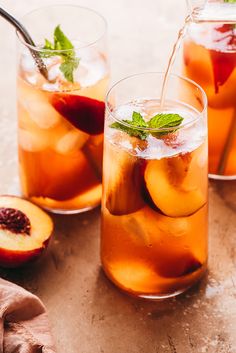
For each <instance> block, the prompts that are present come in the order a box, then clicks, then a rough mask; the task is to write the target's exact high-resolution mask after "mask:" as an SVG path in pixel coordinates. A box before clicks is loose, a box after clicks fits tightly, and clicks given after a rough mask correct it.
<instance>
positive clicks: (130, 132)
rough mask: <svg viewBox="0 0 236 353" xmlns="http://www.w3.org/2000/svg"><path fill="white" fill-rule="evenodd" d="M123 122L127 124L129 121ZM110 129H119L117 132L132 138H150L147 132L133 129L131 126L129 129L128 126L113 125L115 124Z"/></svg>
mask: <svg viewBox="0 0 236 353" xmlns="http://www.w3.org/2000/svg"><path fill="white" fill-rule="evenodd" d="M123 121H124V122H127V121H129V120H123ZM110 127H111V128H112V129H117V130H120V131H123V132H126V133H127V134H128V135H130V136H133V137H138V138H140V139H141V140H146V138H147V137H148V134H147V133H146V132H145V131H142V130H138V129H135V128H134V127H131V126H130V127H128V126H125V125H123V124H121V123H113V124H111V125H110Z"/></svg>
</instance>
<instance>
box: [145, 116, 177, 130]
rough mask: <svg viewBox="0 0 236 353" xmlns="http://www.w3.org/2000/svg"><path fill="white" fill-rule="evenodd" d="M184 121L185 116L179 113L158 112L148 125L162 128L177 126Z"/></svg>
mask: <svg viewBox="0 0 236 353" xmlns="http://www.w3.org/2000/svg"><path fill="white" fill-rule="evenodd" d="M182 121H183V118H182V117H181V116H180V115H179V114H163V113H160V114H157V115H155V116H154V117H152V118H151V119H150V120H149V122H148V126H149V127H151V128H153V129H155V128H156V129H161V128H168V127H176V126H179V125H180V124H181V123H182Z"/></svg>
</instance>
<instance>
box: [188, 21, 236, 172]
mask: <svg viewBox="0 0 236 353" xmlns="http://www.w3.org/2000/svg"><path fill="white" fill-rule="evenodd" d="M184 74H185V75H186V76H187V77H189V78H191V79H192V80H194V81H196V82H197V83H199V84H200V85H201V86H202V88H203V89H204V90H205V92H206V94H207V96H208V116H209V120H208V121H209V123H208V124H209V172H210V174H211V175H213V176H214V175H215V176H216V177H217V175H221V176H226V177H236V27H235V25H234V24H221V25H220V24H213V23H208V24H202V23H201V24H191V26H190V28H189V32H188V36H187V37H186V39H185V43H184Z"/></svg>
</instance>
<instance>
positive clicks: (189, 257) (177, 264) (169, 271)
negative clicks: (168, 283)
mask: <svg viewBox="0 0 236 353" xmlns="http://www.w3.org/2000/svg"><path fill="white" fill-rule="evenodd" d="M201 266H202V264H201V262H200V261H198V260H197V259H196V258H195V257H194V255H193V254H191V253H190V252H188V251H185V252H180V251H178V250H176V252H175V251H174V250H173V251H170V250H167V249H165V250H164V251H163V254H162V253H160V254H159V253H158V255H157V262H156V265H155V268H156V271H157V273H158V274H159V275H160V276H161V277H164V278H176V277H181V276H186V275H189V274H191V273H192V272H195V271H196V270H198V269H199V268H200V267H201Z"/></svg>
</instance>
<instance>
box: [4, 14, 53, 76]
mask: <svg viewBox="0 0 236 353" xmlns="http://www.w3.org/2000/svg"><path fill="white" fill-rule="evenodd" d="M0 16H1V17H3V18H4V19H5V20H7V21H8V22H9V23H10V24H11V25H12V26H14V27H15V28H16V30H17V32H19V33H20V35H21V36H22V38H23V39H24V41H25V43H26V44H29V50H30V52H31V55H32V57H33V59H34V61H35V64H36V66H37V67H38V69H39V72H40V73H41V74H42V75H43V76H44V77H45V78H46V79H48V71H47V68H46V66H45V64H44V62H43V60H42V58H41V57H40V54H39V53H38V52H37V50H36V49H35V50H34V49H33V48H32V47H35V44H34V41H33V39H32V38H31V36H30V34H29V32H28V31H27V30H26V28H25V27H24V26H23V25H22V24H21V23H20V22H19V21H18V20H17V19H16V18H15V17H13V16H12V15H10V14H9V13H8V12H7V11H5V10H4V9H3V8H1V7H0Z"/></svg>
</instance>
